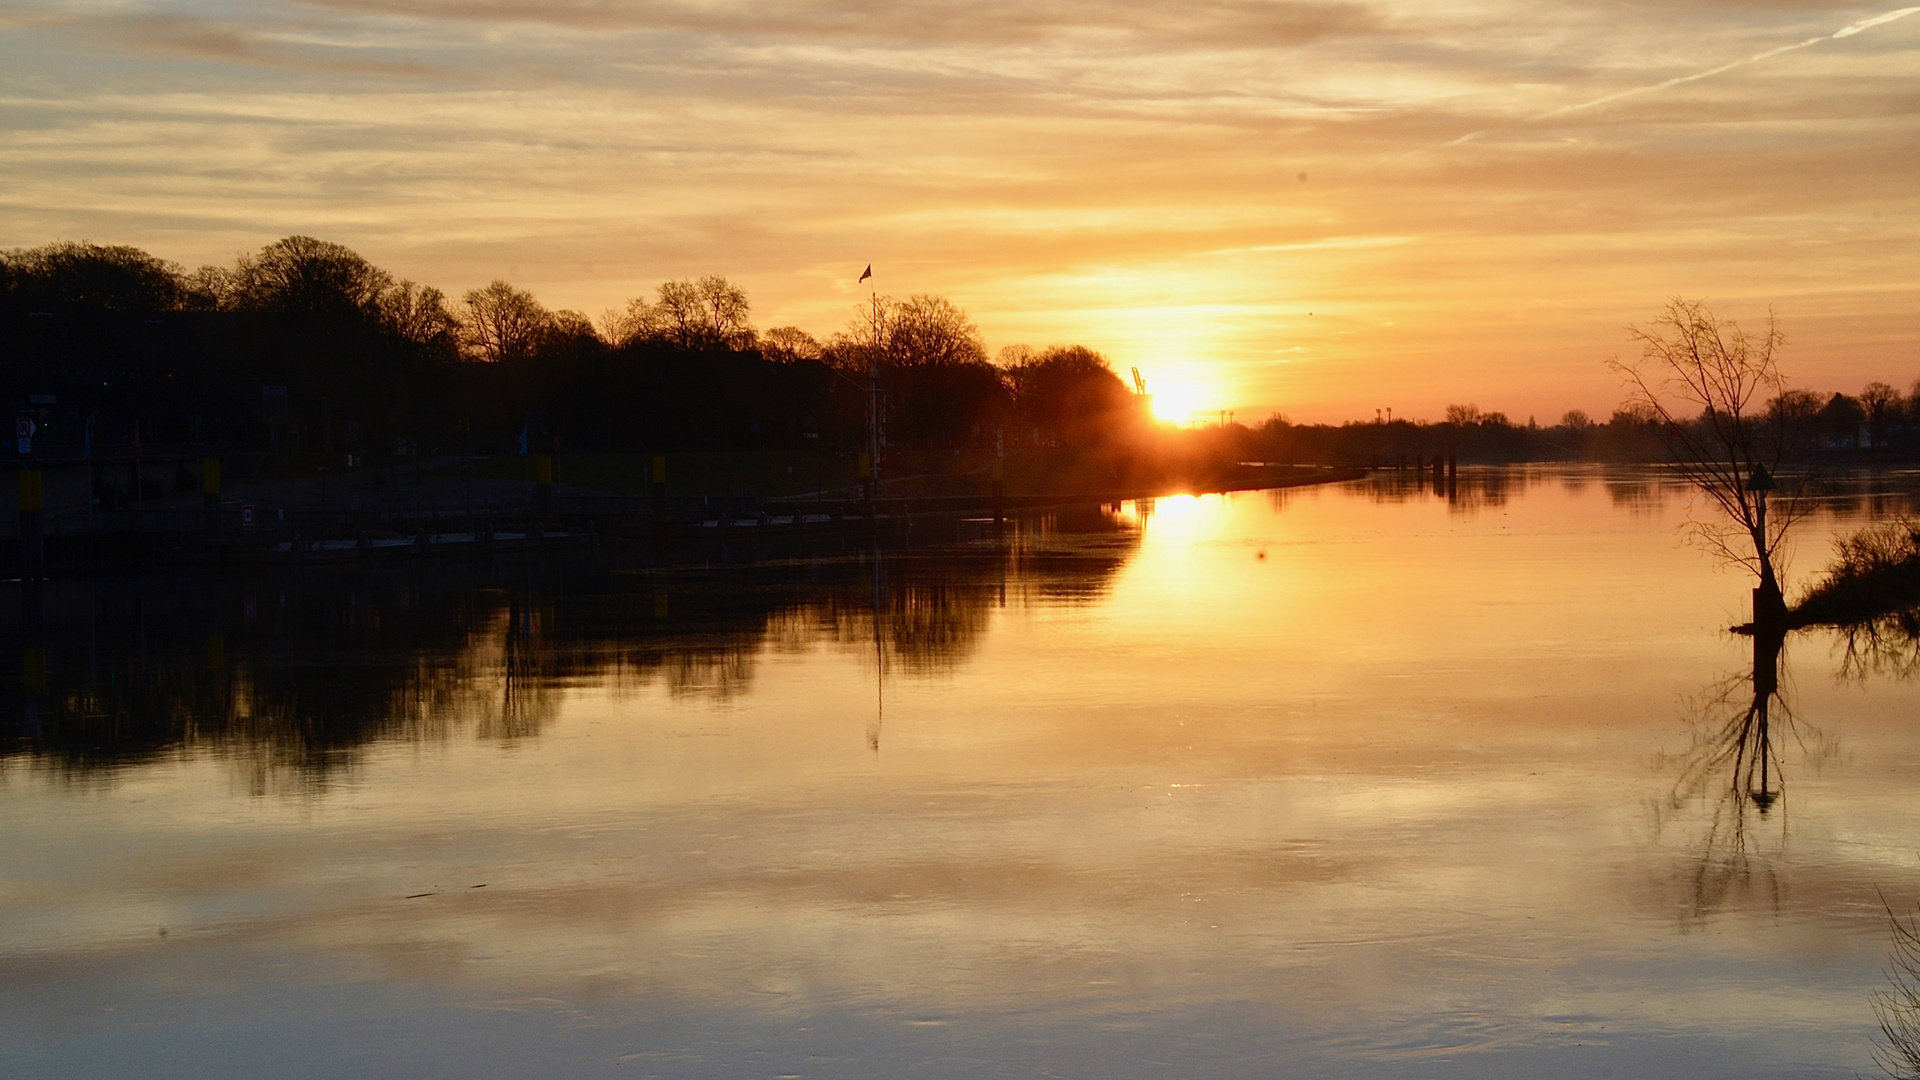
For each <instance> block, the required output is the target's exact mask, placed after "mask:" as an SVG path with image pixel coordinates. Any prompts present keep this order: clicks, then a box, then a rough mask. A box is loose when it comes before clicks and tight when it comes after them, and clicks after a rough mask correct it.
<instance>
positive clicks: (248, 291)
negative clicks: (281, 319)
mask: <svg viewBox="0 0 1920 1080" xmlns="http://www.w3.org/2000/svg"><path fill="white" fill-rule="evenodd" d="M393 284H394V280H393V276H392V275H390V274H388V273H387V272H386V271H385V270H382V269H380V268H379V267H377V266H374V265H373V264H372V263H370V262H368V261H367V260H365V259H363V258H361V257H360V256H359V254H357V253H356V252H354V251H353V250H352V249H350V248H347V247H345V246H343V245H340V244H336V243H333V242H332V241H328V240H316V239H314V238H313V237H311V236H289V237H287V238H286V239H284V240H276V241H274V242H273V243H271V244H268V245H267V246H266V247H263V248H261V249H260V252H259V254H257V255H243V256H241V258H240V260H239V261H238V262H237V263H235V264H234V268H233V270H232V271H231V276H230V278H229V279H228V288H229V290H230V292H231V300H232V302H233V303H234V304H236V305H237V306H240V307H244V308H253V309H256V310H261V311H281V312H288V313H292V314H302V315H333V316H338V315H341V314H344V313H346V312H359V313H361V314H366V315H373V316H375V317H378V314H379V302H380V296H381V294H382V293H384V292H386V291H387V290H388V289H389V288H391V287H392V286H393Z"/></svg>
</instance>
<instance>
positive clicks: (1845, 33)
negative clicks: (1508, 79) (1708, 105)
mask: <svg viewBox="0 0 1920 1080" xmlns="http://www.w3.org/2000/svg"><path fill="white" fill-rule="evenodd" d="M1917 12H1920V7H1903V8H1896V9H1895V10H1893V11H1888V12H1884V13H1882V14H1879V15H1875V16H1874V17H1872V18H1870V19H1861V20H1860V21H1859V22H1856V23H1849V24H1847V25H1846V26H1843V27H1841V28H1840V29H1838V30H1835V31H1834V32H1833V33H1831V34H1823V35H1820V36H1818V37H1810V38H1808V39H1806V40H1805V41H1796V42H1794V43H1793V44H1791V45H1781V46H1778V47H1777V48H1772V49H1768V50H1767V51H1766V52H1760V53H1754V54H1753V55H1752V56H1749V57H1746V58H1745V59H1742V60H1734V61H1731V62H1729V63H1725V64H1721V65H1720V66H1719V67H1714V68H1708V69H1707V70H1705V71H1696V72H1694V73H1693V74H1691V75H1682V76H1680V77H1679V78H1675V79H1668V80H1667V81H1666V82H1658V83H1653V84H1651V85H1648V86H1636V87H1633V88H1632V89H1630V90H1622V91H1620V92H1618V93H1614V94H1608V95H1607V96H1605V97H1597V98H1594V99H1593V100H1592V101H1583V102H1581V103H1580V104H1578V105H1565V106H1562V107H1560V108H1558V109H1554V110H1553V111H1551V112H1544V113H1541V114H1540V115H1539V116H1534V117H1529V118H1528V122H1529V123H1536V122H1538V121H1541V120H1551V119H1553V118H1554V117H1556V116H1565V115H1567V114H1568V113H1575V112H1580V111H1581V110H1583V109H1593V108H1598V107H1599V106H1601V105H1605V104H1607V103H1609V102H1613V101H1619V100H1620V99H1621V98H1625V97H1632V96H1634V95H1635V94H1645V93H1649V92H1651V91H1654V90H1665V89H1667V88H1669V87H1673V86H1679V85H1680V84H1681V83H1690V82H1696V81H1698V80H1700V79H1710V78H1712V77H1713V76H1715V75H1719V74H1721V73H1722V72H1726V71H1732V70H1733V69H1734V68H1737V67H1745V66H1746V65H1748V64H1757V63H1759V62H1760V61H1762V60H1768V59H1771V58H1773V57H1776V56H1779V55H1780V54H1781V53H1787V52H1793V51H1794V50H1795V49H1804V48H1806V47H1807V46H1809V45H1818V44H1820V43H1821V42H1823V41H1838V40H1840V39H1841V38H1850V37H1852V36H1853V35H1855V34H1858V33H1860V32H1861V31H1863V30H1870V29H1872V28H1873V27H1876V26H1879V25H1881V24H1882V23H1890V22H1892V21H1894V20H1895V19H1904V18H1906V17H1907V16H1909V15H1912V14H1915V13H1917ZM1485 134H1486V132H1485V131H1470V132H1468V133H1467V134H1465V135H1462V136H1460V137H1459V138H1457V139H1455V140H1453V141H1452V142H1450V143H1448V144H1447V145H1448V146H1458V145H1460V144H1461V143H1464V142H1469V141H1471V140H1473V139H1476V138H1478V137H1480V136H1482V135H1485Z"/></svg>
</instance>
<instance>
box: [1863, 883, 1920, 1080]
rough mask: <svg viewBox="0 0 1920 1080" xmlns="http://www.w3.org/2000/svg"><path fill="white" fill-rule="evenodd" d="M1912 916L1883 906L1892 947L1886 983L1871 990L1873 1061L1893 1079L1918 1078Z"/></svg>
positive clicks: (1919, 960) (1918, 982) (1917, 955)
mask: <svg viewBox="0 0 1920 1080" xmlns="http://www.w3.org/2000/svg"><path fill="white" fill-rule="evenodd" d="M1881 902H1882V903H1883V904H1884V903H1885V898H1882V900H1881ZM1916 914H1920V912H1917V913H1916ZM1915 919H1916V915H1908V916H1907V917H1906V918H1904V919H1903V918H1901V917H1900V916H1898V915H1895V914H1894V913H1893V909H1892V908H1888V909H1887V921H1888V923H1889V924H1891V926H1892V932H1893V949H1892V954H1891V956H1889V958H1888V960H1887V985H1886V986H1883V987H1881V988H1880V989H1878V990H1876V991H1874V993H1873V1015H1874V1019H1876V1020H1878V1021H1880V1041H1877V1042H1876V1043H1875V1044H1874V1047H1873V1061H1874V1064H1876V1065H1878V1066H1880V1069H1881V1071H1882V1072H1884V1073H1886V1074H1887V1075H1888V1076H1892V1077H1896V1078H1897V1080H1920V923H1916V921H1915Z"/></svg>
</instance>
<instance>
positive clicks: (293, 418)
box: [0, 236, 1145, 457]
mask: <svg viewBox="0 0 1920 1080" xmlns="http://www.w3.org/2000/svg"><path fill="white" fill-rule="evenodd" d="M751 315H752V308H751V303H750V301H749V299H748V297H747V295H746V293H745V292H744V291H743V290H742V289H741V288H740V287H739V286H737V285H735V284H733V283H732V282H729V281H728V280H726V279H725V278H723V277H718V276H708V277H703V278H699V279H697V280H682V281H668V282H665V283H663V284H662V285H661V286H660V287H659V288H658V289H657V290H656V291H655V292H654V294H653V295H651V296H643V297H636V298H634V299H632V300H630V301H628V302H627V303H626V304H624V305H622V306H620V307H617V308H615V309H613V310H610V311H607V312H605V313H603V315H602V316H601V317H600V318H599V319H592V318H589V317H587V316H586V315H584V314H582V313H580V312H576V311H568V310H552V309H549V308H547V307H545V306H544V305H542V304H541V303H540V302H539V301H538V300H536V299H535V298H534V296H533V295H532V294H531V293H529V292H527V291H525V290H523V289H519V288H516V287H514V286H513V285H511V284H509V283H507V282H505V281H494V282H492V283H490V284H488V285H486V286H483V287H481V288H477V289H472V290H469V291H468V292H466V293H465V294H464V295H462V296H461V297H460V298H459V299H458V300H454V299H451V298H449V297H448V296H447V295H446V294H444V293H443V292H442V291H441V290H439V289H436V288H434V287H432V286H427V285H421V284H419V283H416V282H413V281H408V280H405V279H401V278H399V277H396V276H395V275H393V274H391V273H389V272H387V271H385V270H382V269H380V268H379V267H377V266H374V265H373V264H372V263H370V262H368V261H367V260H366V259H364V258H362V257H361V256H360V255H358V254H357V253H355V252H353V251H352V250H350V249H348V248H346V247H344V246H342V245H339V244H336V243H331V242H328V241H324V240H317V239H314V238H312V237H305V236H292V237H287V238H286V239H283V240H279V241H276V242H275V243H272V244H268V245H266V246H265V247H263V248H261V249H260V250H259V251H258V252H254V253H249V254H246V255H242V256H241V257H239V258H238V259H236V260H235V262H234V263H233V264H232V265H231V266H206V267H201V268H199V269H196V270H187V269H185V268H183V267H181V266H179V265H177V264H175V263H171V262H167V261H165V260H163V259H160V258H157V257H155V256H153V255H151V254H149V253H147V252H145V251H142V250H140V249H138V248H133V247H124V246H105V245H97V244H91V243H69V242H63V243H54V244H48V245H45V246H42V247H37V248H32V249H25V250H14V251H8V252H5V253H0V360H4V364H0V369H3V370H4V375H3V376H0V379H3V380H4V383H3V384H0V393H4V394H5V396H6V399H7V400H8V401H10V402H11V403H12V404H13V407H14V408H15V409H16V410H23V411H25V412H27V413H36V412H37V413H38V415H39V416H40V418H41V420H42V427H43V429H44V430H43V431H42V433H41V435H42V437H43V438H44V439H46V440H49V441H48V442H47V443H46V444H45V445H49V446H54V447H58V448H61V449H63V450H76V449H80V448H81V447H82V446H83V445H84V444H86V443H89V442H91V443H99V444H115V443H118V444H125V443H128V442H129V441H134V442H139V441H141V440H144V441H145V442H146V443H147V444H148V445H153V444H158V443H174V444H178V443H194V444H221V445H225V446H230V447H235V448H242V449H253V450H277V451H283V452H289V453H298V452H311V451H323V450H324V451H330V452H340V451H348V452H351V451H353V450H355V449H358V450H360V451H362V452H363V453H373V454H376V455H380V454H387V453H392V452H394V449H393V448H408V447H414V448H418V449H419V450H420V451H421V452H432V451H447V452H450V451H456V450H461V449H465V450H467V451H471V452H499V451H507V450H515V449H519V448H520V447H522V446H529V447H531V448H533V449H537V450H547V449H551V448H553V447H555V446H556V445H564V446H566V447H568V448H571V449H587V450H608V451H633V450H642V449H650V450H656V451H658V450H673V451H684V450H805V449H819V450H833V451H849V452H850V451H854V450H857V449H860V448H862V447H864V445H865V432H866V426H867V405H868V402H867V385H866V384H867V380H868V378H869V373H870V372H871V373H872V375H873V377H874V378H875V379H876V380H877V382H878V385H879V387H880V390H881V398H882V402H883V406H884V408H883V417H884V426H883V430H884V433H885V443H886V446H887V448H888V451H889V453H890V454H903V455H915V454H918V455H922V456H926V455H935V456H949V457H950V456H953V455H956V454H962V455H964V454H968V453H971V454H974V455H978V454H979V453H980V452H982V451H983V450H984V449H991V448H997V447H1000V446H1005V445H1008V444H1011V446H1012V448H1019V447H1022V446H1040V447H1060V446H1068V445H1072V446H1081V447H1099V446H1101V445H1104V444H1108V443H1112V442H1114V441H1115V440H1119V439H1123V438H1134V437H1137V436H1138V435H1139V434H1140V433H1141V431H1142V429H1143V427H1144V423H1145V419H1144V417H1143V416H1142V415H1141V411H1140V409H1139V407H1138V402H1137V399H1136V398H1135V396H1134V395H1133V394H1132V393H1131V392H1130V391H1129V390H1128V389H1127V387H1126V386H1125V385H1124V384H1123V383H1122V382H1121V381H1120V379H1119V378H1118V377H1117V376H1116V375H1115V374H1114V373H1113V371H1112V370H1111V368H1110V367H1109V366H1108V364H1107V363H1106V361H1105V360H1104V359H1103V358H1102V357H1100V356H1099V354H1097V353H1095V352H1093V351H1092V350H1090V349H1087V348H1085V347H1082V346H1077V345H1066V346H1054V347H1049V348H1044V349H1031V348H1026V347H1015V348H1013V349H1008V350H1002V353H1001V356H1000V357H999V362H997V363H996V362H994V361H992V360H990V359H989V357H988V353H987V350H986V346H985V343H984V341H983V340H982V338H981V335H980V332H979V329H978V328H977V327H976V326H975V325H974V323H973V322H972V320H971V319H970V318H968V316H967V314H966V312H965V311H963V310H962V309H960V308H959V307H958V306H956V305H955V304H953V303H952V302H951V301H949V300H947V299H946V298H944V297H939V296H924V295H923V296H910V297H905V298H889V297H879V298H876V300H875V302H874V303H873V304H872V305H871V307H870V308H869V309H867V310H863V311H861V312H859V313H857V314H856V315H855V316H854V317H853V319H852V320H850V322H849V324H848V326H847V327H846V328H845V329H844V330H842V331H840V332H838V333H836V334H833V335H830V336H828V337H826V338H825V339H819V338H816V337H814V336H813V335H812V334H809V333H807V332H806V331H803V330H801V329H799V328H797V327H792V326H782V327H775V328H773V329H770V330H766V331H764V332H763V331H760V330H757V329H756V328H755V326H754V325H753V322H752V317H751ZM36 445H41V444H38V443H37V444H36Z"/></svg>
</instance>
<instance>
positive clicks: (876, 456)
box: [860, 263, 880, 518]
mask: <svg viewBox="0 0 1920 1080" xmlns="http://www.w3.org/2000/svg"><path fill="white" fill-rule="evenodd" d="M871 277H873V264H872V263H868V264H867V269H866V272H865V273H863V274H861V275H860V280H861V281H866V280H868V279H869V278H871ZM867 298H868V303H869V304H870V305H871V307H870V311H871V315H870V318H871V319H872V321H873V351H872V352H871V353H869V354H868V356H867V516H868V517H869V518H871V517H872V516H873V500H874V497H875V496H876V495H877V494H879V489H880V292H879V290H878V289H872V290H870V291H869V292H868V294H867Z"/></svg>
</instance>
